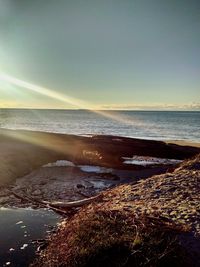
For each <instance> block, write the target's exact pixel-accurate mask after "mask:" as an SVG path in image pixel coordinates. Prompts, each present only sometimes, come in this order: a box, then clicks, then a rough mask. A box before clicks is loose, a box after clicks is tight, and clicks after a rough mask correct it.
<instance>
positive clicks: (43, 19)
mask: <svg viewBox="0 0 200 267" xmlns="http://www.w3.org/2000/svg"><path fill="white" fill-rule="evenodd" d="M0 107H3V108H13V107H14V108H24V107H27V108H66V109H68V108H91V109H159V110H160V109H172V110H179V109H180V110H200V1H199V0H167V1H166V0H112V1H111V0H57V1H55V0H48V1H46V0H34V1H33V0H0Z"/></svg>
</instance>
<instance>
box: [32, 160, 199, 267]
mask: <svg viewBox="0 0 200 267" xmlns="http://www.w3.org/2000/svg"><path fill="white" fill-rule="evenodd" d="M199 192H200V155H198V156H196V157H195V158H193V159H191V160H187V161H184V162H183V163H182V164H181V165H180V166H179V167H177V168H176V169H175V170H174V172H171V173H166V174H162V175H158V176H153V177H151V178H148V179H143V180H141V181H139V182H138V183H137V184H134V185H131V184H129V185H122V186H119V187H116V188H114V189H111V190H109V191H107V192H104V193H102V195H101V198H100V199H98V200H96V201H95V202H93V203H92V204H90V205H88V206H86V207H84V208H82V209H81V210H80V211H79V212H78V213H77V214H75V215H74V216H73V217H72V218H71V219H68V220H65V221H63V222H62V224H61V226H60V229H59V230H58V231H57V233H56V234H55V235H52V237H51V239H50V240H49V245H48V248H47V249H45V250H44V251H43V252H42V253H41V256H40V259H39V260H38V261H36V262H35V264H34V265H33V266H35V267H36V266H37V267H38V266H41V267H49V266H51V267H61V266H62V267H64V266H66V267H68V266H70V267H92V266H99V267H102V266H104V267H108V266H109V267H116V266H118V267H119V266H124V267H131V266H148V267H150V266H154V267H155V266H157V267H158V266H160V267H161V266H162V267H167V266H174V267H178V266H179V267H183V266H184V267H192V266H193V267H194V266H195V267H198V266H200V194H199Z"/></svg>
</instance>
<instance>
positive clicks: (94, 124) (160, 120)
mask: <svg viewBox="0 0 200 267" xmlns="http://www.w3.org/2000/svg"><path fill="white" fill-rule="evenodd" d="M0 128H6V129H26V130H36V131H46V132H54V133H65V134H75V135H93V134H104V135H116V136H126V137H136V138H143V139H153V140H187V141H194V142H200V111H188V112H184V111H97V112H93V111H87V110H38V109H0Z"/></svg>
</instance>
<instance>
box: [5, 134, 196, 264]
mask: <svg viewBox="0 0 200 267" xmlns="http://www.w3.org/2000/svg"><path fill="white" fill-rule="evenodd" d="M0 149H1V156H0V157H1V160H0V174H1V180H0V185H1V186H0V205H1V207H2V208H6V209H8V210H9V212H10V213H11V214H12V213H13V212H14V215H13V216H14V218H15V211H14V210H21V211H22V212H25V215H24V216H28V217H30V215H28V214H29V213H27V209H33V210H35V212H36V214H37V212H39V211H40V210H41V209H43V208H47V207H48V210H49V209H51V210H53V212H54V213H56V214H59V215H61V217H62V218H66V217H67V218H69V219H67V221H68V220H69V224H70V222H71V220H73V217H71V216H73V214H76V213H77V212H78V214H79V213H80V216H81V217H82V219H84V216H82V215H81V214H82V213H81V212H82V209H83V212H84V207H86V208H87V205H88V204H87V203H90V199H91V200H92V199H93V198H95V197H96V196H99V195H100V196H101V198H102V197H103V198H104V192H105V194H107V196H110V200H109V197H106V198H107V200H106V201H108V203H109V202H110V201H111V199H113V201H114V202H115V201H116V203H121V202H123V203H124V201H125V199H124V197H123V195H122V196H121V190H122V188H124V189H123V190H122V191H123V192H125V191H126V192H127V194H129V193H128V192H129V190H130V188H131V190H136V189H134V188H137V187H138V188H140V185H142V183H144V184H145V183H147V185H148V180H149V179H151V180H149V181H154V180H156V179H158V178H156V177H159V175H161V177H162V180H163V181H164V180H166V181H167V179H168V178H165V177H168V176H169V175H170V173H172V175H173V173H176V169H177V168H179V166H181V164H183V163H184V160H187V159H188V158H193V157H195V155H197V154H198V153H200V146H199V144H197V143H192V142H185V141H181V142H180V141H178V142H176V141H168V142H163V141H155V140H143V139H136V138H128V137H121V136H112V135H91V136H77V135H65V134H56V133H47V132H35V131H26V130H6V129H1V131H0ZM181 172H183V170H182V169H181ZM167 173H169V175H168V174H167ZM197 174H198V172H197ZM155 175H158V176H155ZM162 175H163V176H162ZM167 175H168V176H167ZM184 175H185V177H186V178H187V175H188V173H186V174H184V173H183V175H182V177H184ZM151 177H152V178H151ZM154 177H155V178H154ZM197 177H198V175H197ZM172 179H173V178H172ZM197 179H198V178H197ZM183 180H184V178H182V180H181V183H183ZM178 181H179V180H177V183H178ZM152 183H153V182H152ZM157 184H158V183H157ZM173 184H174V183H173V182H172V183H171V182H169V183H168V185H167V187H168V188H170V187H171V188H174V187H173V186H174V185H173ZM123 186H124V187H123ZM153 186H154V185H153V184H152V185H151V186H150V187H153ZM144 188H146V186H145V187H144ZM194 189H195V187H192V188H191V189H190V192H192V190H194ZM113 190H114V191H113ZM144 190H145V189H144ZM144 190H143V189H141V191H140V192H138V193H136V192H137V191H135V194H136V195H139V196H140V197H141V198H142V197H143V196H144V202H145V203H146V204H148V203H153V202H152V201H153V199H154V197H153V198H152V201H151V196H149V199H148V200H146V196H147V194H148V192H149V190H150V189H147V192H146V191H144ZM158 190H161V191H160V192H161V193H159V195H158V196H160V197H161V199H163V196H162V192H163V190H162V188H160V189H158ZM173 190H174V189H173ZM186 190H189V189H188V188H187V187H185V189H184V190H183V192H182V194H185V193H184V192H185V191H186ZM106 192H107V193H106ZM113 192H118V193H119V197H117V198H116V197H115V195H117V194H118V193H117V194H116V193H113ZM192 193H193V194H195V195H196V193H195V192H192ZM112 194H114V195H113V196H112ZM177 194H178V193H177ZM179 195H180V196H181V191H179ZM94 201H95V200H94ZM113 201H112V203H114V202H113ZM162 201H163V202H162V205H164V203H167V201H168V200H162ZM177 201H178V199H177ZM177 201H175V203H176V205H177V204H178V202H177ZM79 202H80V207H79ZM95 202H96V201H95ZM125 202H127V200H126V201H125ZM46 203H49V204H48V206H47V204H46ZM59 203H61V204H59ZM63 203H64V204H63ZM65 203H66V204H65ZM76 203H78V204H76ZM82 203H83V204H82ZM103 203H104V200H103ZM127 203H128V204H126V205H131V206H132V205H133V204H132V202H130V203H129V200H128V202H127ZM195 203H196V202H195ZM60 205H61V206H60ZM62 205H64V206H65V205H67V206H70V208H62ZM74 205H75V207H76V205H78V207H76V208H75V210H74V208H73V207H74ZM92 205H94V209H95V208H96V206H95V205H97V206H98V201H97V204H92ZM109 205H111V206H112V205H114V204H111V202H110V204H109ZM160 205H161V204H160ZM188 205H189V206H190V203H189V204H188ZM194 205H197V204H194ZM82 206H83V208H81V207H82ZM197 206H198V205H197ZM13 208H14V210H13V211H12V209H13ZM89 208H90V206H89V207H88V209H89ZM121 208H122V209H124V208H123V205H122V207H121V205H120V209H121ZM177 208H178V207H176V210H174V209H173V207H171V208H170V212H172V213H173V212H174V214H175V213H176V212H177ZM196 208H198V207H196ZM105 209H106V211H109V209H110V208H105ZM117 209H118V208H117ZM166 209H168V208H167V207H166ZM131 212H134V206H133V208H132V211H131ZM184 212H185V209H184ZM161 213H163V211H161ZM165 213H166V212H164V213H163V214H162V216H164V214H165ZM26 214H27V215H26ZM91 214H92V212H91ZM38 216H41V214H40V213H39V214H38ZM42 216H43V215H42ZM45 216H47V217H46V218H47V219H45ZM45 216H44V222H45V223H46V224H48V223H50V222H51V221H56V222H57V220H55V219H54V217H53V215H52V214H49V215H48V214H47V215H45ZM48 216H49V217H48ZM181 216H182V215H181ZM195 216H196V215H195ZM28 217H27V218H28ZM25 218H26V217H25ZM62 218H60V219H59V220H61V221H62ZM75 218H76V217H75ZM181 218H182V217H181ZM45 220H46V221H45ZM196 220H198V219H197V218H196ZM172 221H173V220H172ZM28 222H29V221H28ZM10 223H12V222H10ZM62 223H63V222H61V224H62ZM27 227H29V228H31V223H30V222H29V223H28V225H27ZM41 227H42V226H41ZM113 227H114V226H113ZM42 229H43V228H42ZM25 236H26V234H25ZM40 236H41V237H42V238H44V240H45V242H47V240H46V239H45V233H44V231H43V232H41V234H40ZM47 236H48V235H47ZM47 236H46V238H47ZM38 238H39V237H38ZM39 239H40V238H39ZM50 239H51V235H50ZM19 240H21V239H19ZM22 240H23V239H22ZM18 242H19V241H18ZM20 242H21V241H20ZM24 242H25V241H24ZM48 242H49V241H48ZM56 242H57V241H56ZM16 244H17V241H16ZM25 244H28V247H29V250H28V251H29V253H30V255H32V256H30V257H29V259H28V258H27V261H26V262H25V263H23V264H24V265H23V266H28V265H27V264H28V263H30V262H31V259H34V258H35V256H34V253H35V251H36V249H37V246H35V244H34V245H32V244H31V241H30V240H26V243H25ZM51 244H54V241H52V243H51V242H50V248H51ZM53 246H54V245H53ZM16 247H17V245H16ZM21 247H22V248H23V244H21ZM50 248H49V249H50ZM23 250H26V247H24V248H23ZM23 250H21V251H22V252H23ZM17 251H18V250H17V249H16V252H15V253H16V255H15V261H17V260H16V259H20V258H21V251H20V250H19V251H18V252H17ZM42 253H43V252H42ZM48 253H50V252H48ZM11 254H12V253H11ZM11 254H10V253H9V254H8V256H7V257H8V259H7V262H9V257H10V256H11ZM55 254H56V255H57V254H58V255H59V253H57V252H55ZM42 255H43V254H42ZM48 255H50V259H49V260H51V259H52V260H53V258H54V256H53V254H48ZM4 256H5V255H4ZM41 259H42V258H41ZM5 261H6V259H5ZM20 264H22V262H21V263H20ZM40 264H41V263H40ZM42 264H43V263H42ZM36 266H37V265H36ZM38 266H39V265H38ZM42 266H43V265H42ZM44 266H45V265H44ZM47 266H48V265H47ZM55 266H57V265H55ZM70 266H71V265H70ZM78 266H79V265H78Z"/></svg>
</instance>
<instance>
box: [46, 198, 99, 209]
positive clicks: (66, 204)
mask: <svg viewBox="0 0 200 267" xmlns="http://www.w3.org/2000/svg"><path fill="white" fill-rule="evenodd" d="M99 198H100V195H97V196H94V197H90V198H86V199H81V200H77V201H71V202H60V201H53V202H48V201H42V203H43V204H46V205H49V206H51V207H59V208H78V207H82V206H84V205H87V204H90V203H92V202H93V201H94V200H97V199H99Z"/></svg>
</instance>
